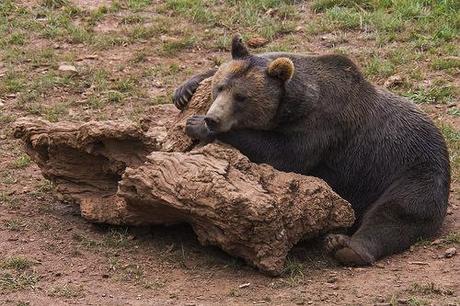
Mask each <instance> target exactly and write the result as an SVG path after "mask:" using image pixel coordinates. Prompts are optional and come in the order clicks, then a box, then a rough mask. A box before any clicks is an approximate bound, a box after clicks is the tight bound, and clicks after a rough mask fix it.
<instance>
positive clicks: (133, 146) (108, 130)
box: [14, 80, 354, 274]
mask: <svg viewBox="0 0 460 306" xmlns="http://www.w3.org/2000/svg"><path fill="white" fill-rule="evenodd" d="M210 101H211V100H210V81H209V80H207V81H205V82H204V84H202V86H201V87H200V88H199V90H198V91H197V93H196V94H195V95H194V97H193V99H192V101H191V103H190V107H189V108H188V109H187V110H186V111H184V112H182V113H179V112H178V111H177V110H175V109H174V108H173V107H172V106H171V105H164V106H158V107H154V108H153V109H152V111H151V116H149V117H148V118H146V119H144V120H142V121H141V124H136V123H132V122H127V121H104V122H89V123H71V122H59V123H49V122H47V121H45V120H42V119H35V118H21V119H18V120H17V121H16V122H15V123H14V129H15V136H16V137H18V138H22V140H23V141H24V143H25V150H26V152H27V153H28V154H29V155H30V156H31V158H32V159H33V160H34V161H35V162H36V163H37V164H38V165H39V167H40V169H41V171H42V173H43V175H44V176H45V177H46V178H48V179H50V180H52V181H53V182H54V183H55V185H56V190H57V191H58V192H59V193H60V194H62V195H63V196H64V197H65V198H69V199H72V200H73V201H75V202H76V203H78V204H79V205H80V209H81V214H82V216H83V217H85V218H87V219H88V220H91V221H94V222H104V223H110V224H129V225H141V224H142V225H146V224H174V223H179V222H187V223H189V224H191V226H192V227H193V229H194V231H195V232H196V234H197V236H198V239H199V241H200V242H201V243H203V244H212V245H217V246H219V247H221V248H222V249H223V250H225V251H227V252H228V253H230V254H233V255H236V256H240V257H242V258H244V259H245V260H246V261H247V262H248V263H250V264H252V265H255V266H257V267H258V268H260V269H261V270H263V271H265V272H268V273H270V274H279V273H280V272H281V271H282V268H283V264H284V261H285V258H286V255H287V253H288V252H289V250H290V249H291V247H292V246H293V245H294V244H295V243H297V242H298V241H299V240H300V239H302V238H308V237H313V236H317V235H319V234H322V233H326V232H328V231H330V230H333V229H337V228H344V227H348V226H350V225H352V223H353V221H354V216H353V211H352V209H351V207H350V205H349V203H348V202H346V201H345V200H343V199H341V198H340V197H339V196H338V195H337V194H336V193H334V192H333V191H332V190H331V189H330V187H329V186H328V185H327V184H326V183H325V182H323V181H322V180H320V179H317V178H314V177H307V176H302V175H299V174H295V173H284V172H281V171H277V170H275V169H273V168H272V167H271V166H269V165H258V164H254V163H251V162H250V161H249V160H248V158H246V157H245V156H244V155H242V154H241V153H240V152H239V151H238V150H236V149H234V148H231V147H229V146H226V145H223V144H219V143H215V144H208V145H206V146H204V147H201V148H195V144H194V143H193V142H192V141H191V140H190V139H189V138H188V137H187V136H186V135H185V134H184V132H183V130H184V126H185V120H186V118H187V117H189V116H190V115H192V114H195V113H205V112H206V110H207V108H208V107H209V105H210Z"/></svg>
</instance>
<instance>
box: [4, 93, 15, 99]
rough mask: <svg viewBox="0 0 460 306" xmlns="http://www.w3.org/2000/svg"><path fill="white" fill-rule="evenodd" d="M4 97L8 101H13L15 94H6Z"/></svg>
mask: <svg viewBox="0 0 460 306" xmlns="http://www.w3.org/2000/svg"><path fill="white" fill-rule="evenodd" d="M6 97H7V98H10V99H14V98H16V94H14V93H11V94H7V95H6Z"/></svg>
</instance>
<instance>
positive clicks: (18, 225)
mask: <svg viewBox="0 0 460 306" xmlns="http://www.w3.org/2000/svg"><path fill="white" fill-rule="evenodd" d="M3 222H4V224H5V227H6V228H7V229H8V230H10V231H13V232H20V231H23V230H25V229H26V227H27V223H26V222H24V221H23V220H21V219H10V220H5V221H3Z"/></svg>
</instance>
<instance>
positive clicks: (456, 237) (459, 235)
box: [444, 232, 460, 243]
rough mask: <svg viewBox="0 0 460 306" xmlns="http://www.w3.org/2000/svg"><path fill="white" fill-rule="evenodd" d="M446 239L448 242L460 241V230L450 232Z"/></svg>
mask: <svg viewBox="0 0 460 306" xmlns="http://www.w3.org/2000/svg"><path fill="white" fill-rule="evenodd" d="M444 240H445V241H446V243H460V232H452V233H449V234H448V235H447V236H446V237H445V238H444Z"/></svg>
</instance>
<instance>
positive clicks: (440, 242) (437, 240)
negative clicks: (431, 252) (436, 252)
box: [431, 238, 446, 245]
mask: <svg viewBox="0 0 460 306" xmlns="http://www.w3.org/2000/svg"><path fill="white" fill-rule="evenodd" d="M445 241H446V240H444V239H442V238H440V239H436V240H434V241H433V242H432V243H431V245H438V244H442V243H444V242H445Z"/></svg>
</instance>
